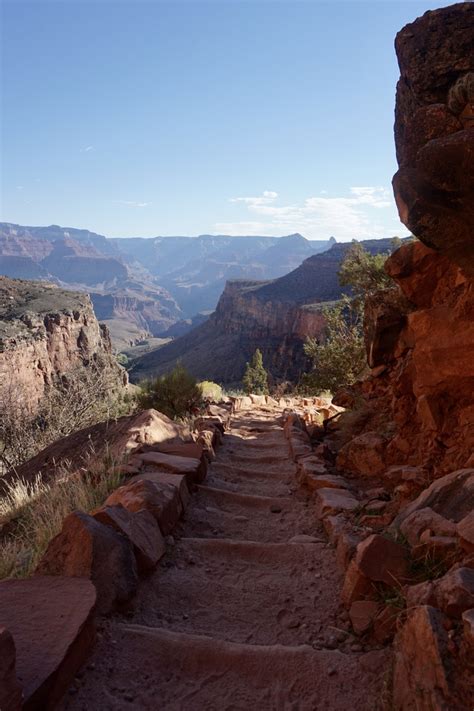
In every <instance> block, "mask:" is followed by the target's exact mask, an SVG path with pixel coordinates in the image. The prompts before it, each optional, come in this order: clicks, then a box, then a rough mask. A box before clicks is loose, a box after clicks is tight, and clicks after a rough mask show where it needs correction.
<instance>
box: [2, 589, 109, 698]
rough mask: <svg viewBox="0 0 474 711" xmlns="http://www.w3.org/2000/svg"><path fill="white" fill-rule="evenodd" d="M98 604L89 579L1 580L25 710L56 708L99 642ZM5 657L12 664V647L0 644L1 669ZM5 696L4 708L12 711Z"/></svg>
mask: <svg viewBox="0 0 474 711" xmlns="http://www.w3.org/2000/svg"><path fill="white" fill-rule="evenodd" d="M95 601H96V591H95V588H94V586H93V585H92V583H91V582H90V581H89V580H86V579H85V578H69V577H67V578H64V577H56V576H46V577H43V576H34V577H33V578H28V579H26V580H3V581H1V582H0V623H2V622H6V621H8V627H9V631H10V632H11V634H12V636H13V639H14V641H15V647H16V673H17V676H18V680H19V682H20V683H21V685H22V687H23V692H24V707H23V708H25V709H28V710H30V709H32V710H34V711H52V710H53V709H55V708H57V704H58V702H59V701H60V699H61V697H62V696H63V694H64V692H65V691H66V689H67V688H68V686H69V684H70V683H71V681H72V680H73V678H74V677H75V675H76V674H77V672H78V670H79V669H80V667H81V666H82V665H83V664H84V662H85V660H86V659H87V657H88V655H89V653H90V651H91V648H92V646H93V644H94V641H95V626H94V604H95ZM3 640H4V641H5V638H3ZM8 649H9V650H10V651H8ZM5 653H7V659H10V661H11V646H10V645H9V644H8V642H7V649H5V647H4V646H3V645H1V654H0V669H1V668H2V666H1V665H2V664H3V663H4V662H5V656H4V654H5ZM13 690H14V689H13ZM1 694H2V692H1V691H0V708H1V709H2V711H4V709H5V711H7V710H8V711H10V707H9V706H8V705H6V703H5V700H4V698H2V695H1ZM12 698H13V699H15V698H17V697H16V695H15V693H14V695H13V697H12ZM17 708H19V706H14V705H13V706H12V707H11V709H15V711H16V709H17Z"/></svg>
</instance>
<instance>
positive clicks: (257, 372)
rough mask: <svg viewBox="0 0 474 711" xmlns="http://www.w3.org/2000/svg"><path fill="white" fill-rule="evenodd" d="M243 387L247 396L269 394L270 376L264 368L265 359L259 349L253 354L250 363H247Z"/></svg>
mask: <svg viewBox="0 0 474 711" xmlns="http://www.w3.org/2000/svg"><path fill="white" fill-rule="evenodd" d="M242 385H243V387H244V390H245V392H246V393H247V395H249V394H250V393H254V394H255V395H267V394H268V375H267V371H266V370H265V368H264V367H263V357H262V354H261V352H260V350H259V349H258V348H257V350H256V351H255V353H254V354H253V356H252V358H251V360H250V363H247V366H246V369H245V374H244V377H243V378H242Z"/></svg>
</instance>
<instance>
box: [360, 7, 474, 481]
mask: <svg viewBox="0 0 474 711" xmlns="http://www.w3.org/2000/svg"><path fill="white" fill-rule="evenodd" d="M473 37H474V6H473V5H472V4H470V3H461V4H459V5H455V6H451V7H448V8H446V9H443V10H436V11H433V12H428V13H426V14H425V15H424V16H423V17H422V18H420V19H418V20H416V22H414V23H412V24H411V25H408V26H407V27H405V28H404V29H403V30H402V31H401V32H400V33H399V34H398V36H397V40H396V48H397V53H398V57H399V63H400V71H401V78H400V81H399V84H398V89H397V104H396V123H395V137H396V144H397V155H398V160H399V164H400V168H399V171H398V173H397V174H396V176H395V178H394V190H395V195H396V198H397V203H398V206H399V210H400V216H401V218H402V220H403V221H404V222H405V224H406V225H407V226H409V227H410V229H413V230H414V232H415V234H416V236H417V237H419V238H420V240H421V241H415V242H411V243H410V244H407V245H404V246H402V247H401V248H400V249H399V250H398V251H397V252H395V253H394V254H393V255H392V256H391V257H390V258H389V260H388V261H387V265H386V269H387V271H388V273H389V274H390V275H391V276H392V277H393V279H394V280H395V282H396V283H397V284H398V285H399V287H400V290H401V293H402V297H398V298H394V294H393V292H388V293H386V294H382V295H377V296H376V297H375V298H374V299H372V300H371V301H370V302H369V303H368V306H367V316H366V334H367V351H368V359H369V365H370V367H371V368H372V374H371V377H370V378H369V379H368V380H367V381H366V382H365V383H363V384H362V386H361V389H362V392H363V393H364V395H365V397H366V401H367V404H368V406H369V407H370V409H371V410H372V411H373V412H374V413H380V412H384V413H385V420H386V429H387V435H388V436H387V438H386V443H385V445H386V450H385V455H384V457H385V459H384V461H385V463H386V464H387V465H395V464H399V463H403V464H405V465H406V464H409V465H413V466H421V467H423V469H424V470H425V471H426V472H427V476H428V477H432V476H439V475H440V474H443V473H446V472H449V471H452V470H453V469H456V468H461V467H463V466H466V465H470V464H471V463H472V460H471V459H470V458H471V454H472V445H473V438H472V423H473V422H474V419H473V418H474V328H473V314H474V289H473V283H472V268H473V267H474V253H473V251H472V249H473V248H472V245H473V244H474V242H473V239H472V231H473V229H474V224H472V223H470V220H472V216H473V214H472V198H473V192H472V191H473V190H474V183H473V182H472V170H473V165H474V157H473V152H472V146H474V143H473V140H474V130H473V129H472V128H465V127H464V126H463V125H462V123H461V122H460V121H459V120H458V117H456V116H455V115H454V114H453V113H452V112H451V110H450V108H449V102H450V98H449V97H450V90H451V89H452V87H453V86H456V83H457V82H458V81H459V79H460V78H461V79H462V78H463V77H465V76H466V74H467V75H468V74H469V72H470V71H473V70H474V55H473V53H472V41H473ZM472 98H474V94H473V97H472ZM472 98H471V101H472ZM451 148H452V150H453V152H451ZM455 175H456V176H457V178H458V179H459V180H461V179H462V180H461V182H462V181H465V182H463V185H461V184H459V185H457V187H456V186H455V185H454V183H453V182H449V181H450V180H451V179H452V180H455ZM469 176H471V184H470V187H469V185H468V181H469ZM436 181H438V184H437V185H435V182H436ZM443 181H444V182H443ZM466 181H467V182H466ZM469 225H470V226H469ZM464 227H466V229H464ZM387 422H391V423H392V424H391V425H390V426H388V425H387Z"/></svg>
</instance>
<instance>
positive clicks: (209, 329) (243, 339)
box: [130, 239, 392, 384]
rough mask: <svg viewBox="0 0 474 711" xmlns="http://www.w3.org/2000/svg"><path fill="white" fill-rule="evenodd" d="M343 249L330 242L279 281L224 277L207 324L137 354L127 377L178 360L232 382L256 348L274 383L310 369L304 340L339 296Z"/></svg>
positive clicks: (204, 375) (205, 375)
mask: <svg viewBox="0 0 474 711" xmlns="http://www.w3.org/2000/svg"><path fill="white" fill-rule="evenodd" d="M362 244H363V245H364V247H365V248H366V249H368V250H369V251H371V252H373V253H375V252H389V251H390V250H391V248H392V241H391V240H389V239H387V240H369V241H366V242H363V243H362ZM349 247H350V244H347V243H346V244H334V245H333V247H332V248H331V249H330V250H328V251H327V252H324V253H322V254H315V255H314V256H312V257H309V258H308V259H306V260H305V261H304V262H303V263H302V264H301V265H300V266H299V267H298V268H297V269H294V270H293V271H292V272H290V273H289V274H286V275H284V276H282V277H280V278H279V279H274V280H269V281H265V282H261V281H250V280H244V279H239V280H232V281H228V282H227V284H226V287H225V289H224V292H223V293H222V295H221V298H220V300H219V303H218V305H217V308H216V310H215V312H214V313H213V314H212V315H211V316H210V318H209V319H208V321H206V323H204V324H202V325H201V326H198V327H197V328H196V329H194V330H193V331H192V332H191V333H188V334H186V335H184V336H183V337H181V338H178V339H177V340H176V341H174V342H172V343H169V344H167V345H165V346H163V347H162V348H159V349H158V350H156V351H152V352H150V353H147V354H146V355H144V356H142V357H140V358H138V359H137V360H136V361H135V362H134V365H133V367H132V370H131V373H130V377H131V379H132V380H133V381H139V380H141V379H142V378H144V377H150V376H153V375H159V374H161V373H164V372H166V371H169V370H171V369H172V368H173V366H174V365H175V364H176V362H177V361H178V360H180V361H181V362H182V363H183V364H184V365H185V366H186V367H187V368H189V370H190V371H191V372H192V373H193V374H194V375H195V376H196V377H198V378H200V379H206V380H208V379H211V380H216V381H218V382H221V383H226V384H234V383H239V382H240V380H241V379H242V376H243V374H244V371H245V365H246V363H247V361H249V360H250V358H251V356H252V354H253V353H254V351H255V349H256V348H259V349H260V350H261V352H262V354H263V362H264V365H265V368H266V369H267V370H268V372H269V373H270V376H271V378H272V379H273V380H274V381H285V380H289V381H292V382H297V381H298V380H299V378H300V376H301V373H302V372H304V371H305V370H306V369H308V368H309V367H310V363H309V362H308V359H307V358H306V356H305V354H304V350H303V347H304V343H305V340H306V338H307V337H309V336H310V337H318V336H320V335H321V334H322V332H323V330H324V318H323V315H322V307H323V306H324V303H325V302H328V301H332V300H334V299H338V298H339V297H340V295H341V293H342V288H341V286H340V284H339V279H338V271H339V268H340V265H341V261H342V260H343V258H344V255H345V253H346V251H347V249H348V248H349Z"/></svg>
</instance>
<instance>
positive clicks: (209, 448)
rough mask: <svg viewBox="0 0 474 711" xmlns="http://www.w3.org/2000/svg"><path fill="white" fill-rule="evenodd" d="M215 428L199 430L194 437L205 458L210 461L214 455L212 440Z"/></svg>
mask: <svg viewBox="0 0 474 711" xmlns="http://www.w3.org/2000/svg"><path fill="white" fill-rule="evenodd" d="M216 431H217V430H201V431H200V433H199V434H198V436H197V438H196V444H199V445H200V446H201V447H202V449H203V453H204V456H205V457H206V460H207V461H209V462H212V460H213V459H215V457H216V453H215V451H214V440H215V436H216Z"/></svg>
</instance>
